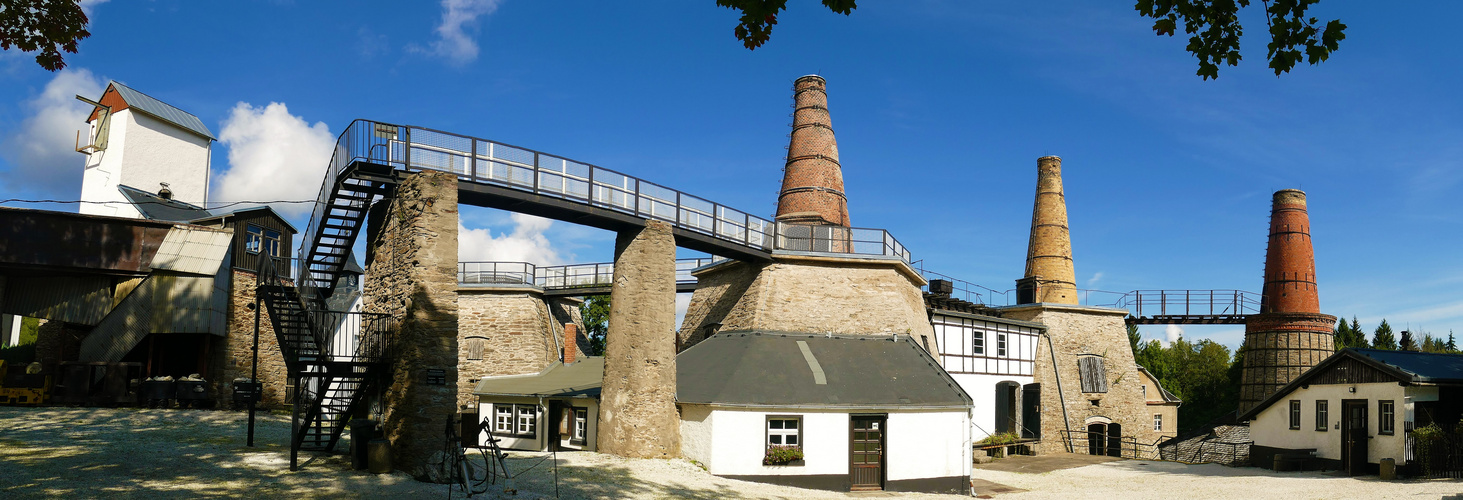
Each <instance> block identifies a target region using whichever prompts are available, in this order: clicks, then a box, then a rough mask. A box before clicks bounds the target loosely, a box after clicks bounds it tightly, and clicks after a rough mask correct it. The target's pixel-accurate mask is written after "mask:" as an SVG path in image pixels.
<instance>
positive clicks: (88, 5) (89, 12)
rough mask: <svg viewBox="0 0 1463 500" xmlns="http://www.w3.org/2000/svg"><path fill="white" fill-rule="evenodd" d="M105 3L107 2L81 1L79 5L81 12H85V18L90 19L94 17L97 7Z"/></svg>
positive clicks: (99, 0) (95, 0) (97, 0)
mask: <svg viewBox="0 0 1463 500" xmlns="http://www.w3.org/2000/svg"><path fill="white" fill-rule="evenodd" d="M107 1H108V0H81V1H80V2H79V3H80V4H81V11H82V12H85V13H86V17H88V18H90V17H92V16H93V15H95V12H96V8H97V6H98V5H101V4H104V3H107ZM88 20H90V19H88Z"/></svg>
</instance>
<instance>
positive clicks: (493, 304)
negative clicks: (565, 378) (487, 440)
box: [457, 287, 587, 407]
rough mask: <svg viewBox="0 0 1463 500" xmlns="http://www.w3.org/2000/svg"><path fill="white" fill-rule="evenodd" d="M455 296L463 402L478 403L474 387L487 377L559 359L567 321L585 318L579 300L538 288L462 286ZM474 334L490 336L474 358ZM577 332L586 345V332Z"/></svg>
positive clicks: (526, 370) (536, 369)
mask: <svg viewBox="0 0 1463 500" xmlns="http://www.w3.org/2000/svg"><path fill="white" fill-rule="evenodd" d="M457 300H458V314H459V319H458V326H459V328H458V334H457V342H458V345H459V347H461V350H462V354H461V357H460V360H459V362H458V374H457V378H458V382H457V383H458V391H457V392H458V397H457V404H458V405H459V406H461V405H468V406H469V407H474V406H476V404H477V397H476V396H474V395H473V394H472V391H473V389H474V387H476V386H477V383H478V381H480V380H482V379H483V377H496V376H503V375H526V374H534V373H539V372H541V371H543V370H544V369H545V368H548V367H549V365H552V364H553V363H554V362H555V361H559V360H560V359H561V358H562V351H560V346H559V342H562V341H561V340H559V339H561V338H562V337H563V335H564V326H563V324H564V323H565V322H569V323H574V324H578V325H581V326H582V324H583V320H581V319H580V318H579V307H578V304H577V303H576V302H575V301H573V300H566V299H550V301H547V302H546V301H545V299H544V297H543V294H542V292H540V291H538V290H537V289H530V288H466V287H464V288H460V289H458V291H457ZM580 331H583V328H580ZM476 337H485V338H486V340H484V341H483V342H484V344H485V346H484V348H483V349H482V358H480V359H473V353H472V352H471V349H470V344H471V343H472V342H473V339H474V338H476ZM577 337H578V338H577V339H576V340H578V342H576V344H578V345H580V346H587V340H585V339H584V336H583V335H582V334H580V335H577ZM579 352H583V350H582V347H581V350H580V351H579Z"/></svg>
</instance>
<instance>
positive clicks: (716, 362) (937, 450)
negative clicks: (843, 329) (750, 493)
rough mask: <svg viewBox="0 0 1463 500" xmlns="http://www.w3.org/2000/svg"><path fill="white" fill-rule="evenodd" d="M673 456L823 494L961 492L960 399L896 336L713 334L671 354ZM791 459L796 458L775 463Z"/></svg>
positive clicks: (964, 405) (963, 403) (923, 356)
mask: <svg viewBox="0 0 1463 500" xmlns="http://www.w3.org/2000/svg"><path fill="white" fill-rule="evenodd" d="M676 377H677V391H676V401H677V406H678V407H679V409H680V412H681V453H682V455H683V456H685V457H686V458H688V459H691V460H695V461H697V462H700V463H701V464H702V465H704V466H705V467H706V468H707V469H708V470H710V472H711V473H712V474H715V475H718V476H723V477H729V478H735V479H742V480H750V481H760V482H767V483H775V484H785V485H791V486H800V487H806V488H818V489H826V490H838V491H849V490H879V489H883V490H889V491H925V492H954V493H963V492H966V491H968V488H969V480H970V466H971V431H970V429H971V426H970V415H971V411H972V402H971V399H970V396H969V395H967V394H966V393H965V391H964V390H962V389H961V388H960V385H959V384H958V383H956V382H955V380H954V379H952V378H951V377H950V375H949V374H947V373H945V370H943V369H941V368H940V366H939V364H938V363H937V362H936V361H935V359H934V358H933V357H931V356H930V355H929V353H927V352H926V351H925V350H924V348H923V347H921V346H920V345H919V344H918V343H917V342H916V341H915V340H914V339H913V338H912V337H910V336H908V335H881V336H874V335H864V336H836V335H809V334H797V333H776V332H722V333H718V334H716V335H713V336H712V337H710V338H707V339H706V340H704V341H702V342H700V343H698V344H696V345H695V346H693V347H691V348H690V349H687V350H686V351H684V352H682V353H681V354H680V355H679V356H678V357H677V358H676ZM788 452H792V453H793V456H801V457H802V458H800V459H795V460H791V461H787V460H785V459H786V458H788V457H787V456H783V457H782V458H783V459H784V460H777V458H778V457H777V454H779V453H788Z"/></svg>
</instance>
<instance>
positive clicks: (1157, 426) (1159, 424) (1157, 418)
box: [1153, 414, 1163, 431]
mask: <svg viewBox="0 0 1463 500" xmlns="http://www.w3.org/2000/svg"><path fill="white" fill-rule="evenodd" d="M1153 430H1155V431H1162V430H1163V415H1158V414H1155V415H1153Z"/></svg>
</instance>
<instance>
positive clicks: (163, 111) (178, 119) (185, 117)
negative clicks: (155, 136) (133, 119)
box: [111, 81, 217, 140]
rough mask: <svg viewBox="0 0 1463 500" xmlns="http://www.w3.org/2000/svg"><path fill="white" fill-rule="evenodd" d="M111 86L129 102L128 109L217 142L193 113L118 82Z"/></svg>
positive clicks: (112, 83)
mask: <svg viewBox="0 0 1463 500" xmlns="http://www.w3.org/2000/svg"><path fill="white" fill-rule="evenodd" d="M111 86H112V87H113V88H116V89H117V93H118V94H121V96H122V100H123V101H126V102H127V106H128V107H130V108H136V109H137V110H139V111H142V112H144V113H147V114H149V115H152V116H153V117H155V118H157V119H159V120H162V121H165V122H168V123H171V124H173V125H177V126H179V127H183V128H185V129H188V130H189V131H191V132H193V133H195V134H198V135H201V136H204V137H207V138H209V139H212V140H217V139H214V137H213V133H212V132H209V131H208V127H205V126H203V121H202V120H199V119H198V117H196V116H193V115H192V114H191V113H188V112H187V111H183V110H181V109H178V108H176V107H173V106H172V105H171V104H168V103H165V102H162V101H159V100H157V99H154V98H153V97H152V96H150V95H147V94H144V93H142V92H138V91H137V90H135V89H133V88H132V87H128V86H126V85H122V84H121V83H118V82H116V81H113V82H111Z"/></svg>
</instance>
